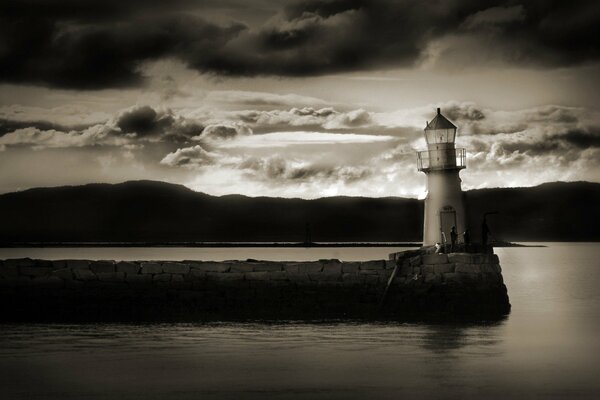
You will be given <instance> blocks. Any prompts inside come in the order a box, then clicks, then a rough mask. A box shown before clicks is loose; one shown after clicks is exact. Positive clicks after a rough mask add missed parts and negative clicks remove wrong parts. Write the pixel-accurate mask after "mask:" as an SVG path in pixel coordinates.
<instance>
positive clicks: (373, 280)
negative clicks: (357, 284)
mask: <svg viewBox="0 0 600 400" xmlns="http://www.w3.org/2000/svg"><path fill="white" fill-rule="evenodd" d="M360 280H361V282H362V283H363V284H364V285H367V286H375V285H378V284H379V275H376V274H366V275H360Z"/></svg>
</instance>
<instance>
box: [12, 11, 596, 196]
mask: <svg viewBox="0 0 600 400" xmlns="http://www.w3.org/2000/svg"><path fill="white" fill-rule="evenodd" d="M599 30H600V3H598V2H595V1H569V2H566V1H485V0H483V1H481V0H479V1H470V0H457V1H427V2H425V1H380V0H375V1H366V0H365V1H357V0H348V1H346V0H341V1H267V0H259V1H242V0H239V1H233V0H231V1H228V0H226V1H219V0H213V1H192V0H171V1H168V2H163V1H141V0H130V1H122V0H120V1H115V0H104V1H90V0H24V1H11V0H4V1H3V2H1V3H0V192H7V191H13V190H19V189H25V188H28V187H33V186H54V185H62V184H80V183H87V182H97V181H102V182H120V181H123V180H129V179H157V180H167V181H171V182H177V183H183V184H186V185H188V186H190V187H192V188H193V189H196V190H200V191H205V192H208V193H212V194H223V193H243V194H249V195H277V196H300V197H318V196H323V195H333V194H350V195H372V196H386V195H411V196H416V195H419V194H420V193H422V191H423V189H424V182H425V179H424V176H422V175H419V173H417V172H416V170H415V169H416V168H415V165H414V164H415V160H414V158H415V157H414V150H415V149H416V148H419V147H421V146H422V145H423V142H422V139H421V136H422V128H423V126H424V124H425V121H426V120H427V119H431V118H432V117H433V113H434V110H435V107H442V110H443V112H444V113H445V114H446V115H447V116H448V117H449V118H450V119H452V120H453V121H454V122H455V123H456V124H457V125H458V126H459V128H460V129H459V139H458V144H459V146H462V147H466V148H467V151H468V154H469V161H468V169H467V170H466V171H464V172H463V173H462V176H463V186H464V187H465V188H473V187H495V186H526V185H533V184H538V183H541V182H546V181H553V180H591V181H600V172H599V170H600V169H599V168H598V167H599V163H600V161H599V160H600V115H599V112H600V109H599V108H598V106H597V104H598V101H599V100H600V94H599V93H598V90H597V89H596V88H597V87H598V86H599V83H600V68H599V66H600V60H599V58H600V54H599V49H600V43H599V41H600V39H599V38H600V32H599Z"/></svg>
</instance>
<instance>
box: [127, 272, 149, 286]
mask: <svg viewBox="0 0 600 400" xmlns="http://www.w3.org/2000/svg"><path fill="white" fill-rule="evenodd" d="M125 282H127V283H131V284H132V285H143V284H147V283H149V282H152V275H150V274H135V275H126V276H125Z"/></svg>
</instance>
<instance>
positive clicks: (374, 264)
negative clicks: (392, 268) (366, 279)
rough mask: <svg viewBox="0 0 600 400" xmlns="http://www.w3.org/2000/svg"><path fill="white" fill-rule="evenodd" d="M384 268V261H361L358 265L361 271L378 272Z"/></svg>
mask: <svg viewBox="0 0 600 400" xmlns="http://www.w3.org/2000/svg"><path fill="white" fill-rule="evenodd" d="M384 268H385V260H372V261H363V262H361V263H360V269H361V270H379V269H384Z"/></svg>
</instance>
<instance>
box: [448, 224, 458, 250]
mask: <svg viewBox="0 0 600 400" xmlns="http://www.w3.org/2000/svg"><path fill="white" fill-rule="evenodd" d="M456 239H458V233H456V226H453V227H452V229H451V230H450V241H451V243H452V245H451V247H450V251H454V249H455V248H456Z"/></svg>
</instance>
